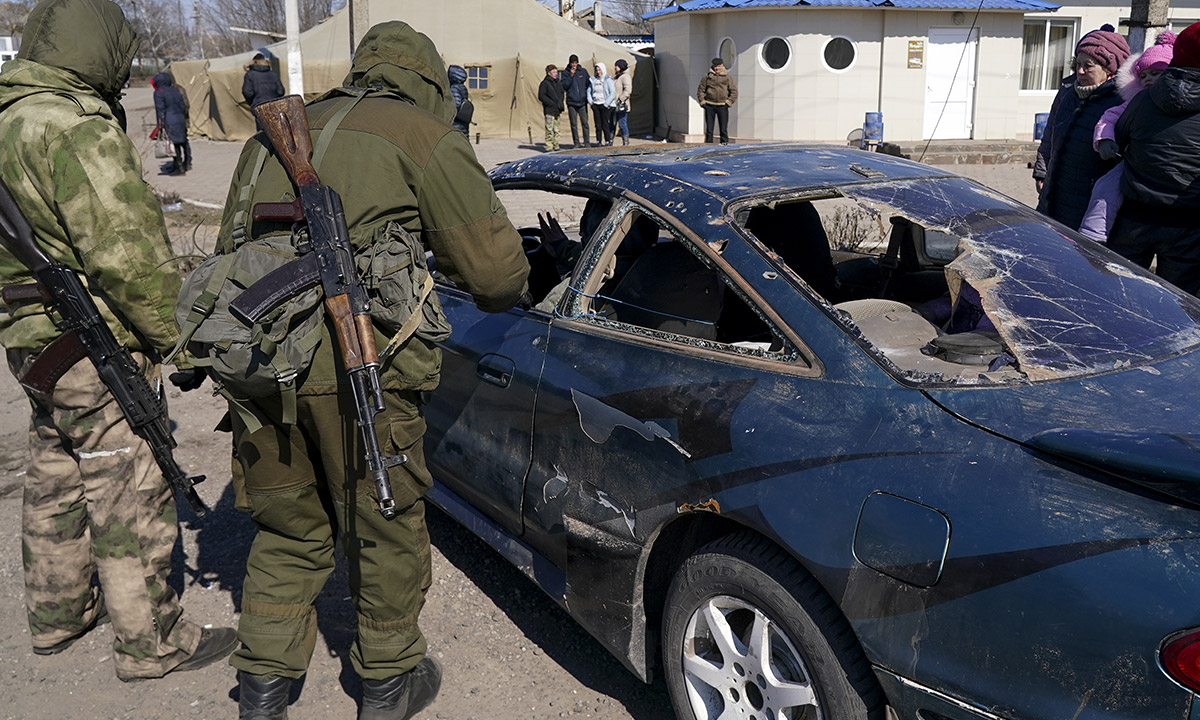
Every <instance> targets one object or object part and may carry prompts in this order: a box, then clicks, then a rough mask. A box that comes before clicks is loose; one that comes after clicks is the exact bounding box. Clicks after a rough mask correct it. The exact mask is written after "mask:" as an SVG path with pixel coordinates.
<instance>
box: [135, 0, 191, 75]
mask: <svg viewBox="0 0 1200 720" xmlns="http://www.w3.org/2000/svg"><path fill="white" fill-rule="evenodd" d="M116 2H117V4H118V5H120V6H121V9H122V10H123V11H124V12H125V17H126V19H128V20H129V22H130V23H131V24H132V25H133V28H134V29H135V30H137V33H138V36H139V37H140V38H141V40H142V45H141V48H140V49H139V50H138V55H137V57H138V59H139V60H140V61H141V62H140V63H139V66H140V67H141V68H142V69H143V70H144V71H145V72H147V73H153V72H155V71H157V70H158V69H159V68H161V67H163V66H164V65H166V64H167V63H168V62H170V61H171V60H181V59H184V58H186V57H188V56H189V55H190V52H189V51H190V49H191V46H192V41H191V40H190V39H189V37H188V28H187V25H186V23H185V22H184V18H183V5H182V0H116Z"/></svg>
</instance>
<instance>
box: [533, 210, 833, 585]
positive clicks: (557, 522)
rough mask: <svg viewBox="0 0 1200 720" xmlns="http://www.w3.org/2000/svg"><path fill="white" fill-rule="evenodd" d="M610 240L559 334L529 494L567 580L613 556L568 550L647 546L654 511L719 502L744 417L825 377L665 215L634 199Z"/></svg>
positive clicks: (593, 260)
mask: <svg viewBox="0 0 1200 720" xmlns="http://www.w3.org/2000/svg"><path fill="white" fill-rule="evenodd" d="M647 227H649V228H651V229H650V230H647V229H646V228H647ZM601 233H602V239H601V240H600V241H599V242H595V243H593V245H592V246H591V248H590V252H589V253H588V255H587V256H586V257H585V258H584V259H583V260H582V261H581V263H582V264H583V265H584V266H585V268H584V270H583V271H582V272H580V273H578V274H577V275H576V282H574V283H573V284H572V293H571V294H568V296H567V297H565V298H564V299H563V302H562V304H560V306H559V309H558V315H557V316H556V317H555V319H554V320H553V323H552V327H551V331H550V335H549V339H548V344H547V348H546V354H545V368H544V370H543V374H542V383H541V386H540V388H539V393H538V400H537V407H536V413H535V426H536V428H537V434H536V438H535V442H534V453H533V455H534V456H533V465H532V467H531V470H530V473H529V479H528V481H527V485H526V491H525V520H526V538H525V539H526V542H528V543H529V544H530V545H532V546H534V547H535V548H537V549H538V550H539V551H540V552H542V553H543V554H545V555H546V556H547V557H549V558H551V560H552V561H554V563H555V564H556V565H558V566H559V567H563V568H567V567H568V564H569V563H572V562H575V561H576V560H577V559H578V557H581V556H583V555H590V556H592V557H594V558H597V561H598V562H601V559H602V558H604V557H605V556H606V555H607V551H606V552H599V553H590V554H589V553H582V554H577V553H572V552H571V547H570V545H571V544H572V543H579V542H588V541H589V540H588V539H589V538H590V539H591V541H596V542H601V540H599V538H601V537H603V538H604V540H603V542H607V543H609V550H611V549H612V548H614V547H620V546H622V545H624V546H626V548H627V549H629V550H632V549H633V548H634V547H635V546H637V545H639V544H641V543H642V542H644V539H645V537H646V535H645V533H647V532H649V530H648V529H643V528H639V527H637V522H638V514H639V512H641V511H643V510H646V509H648V508H647V507H646V505H645V503H647V502H658V503H660V504H661V503H669V502H674V500H675V499H676V498H679V497H689V498H692V499H693V500H694V502H696V503H703V502H705V501H709V500H711V499H712V495H713V489H712V488H711V487H710V484H709V483H708V481H707V478H711V477H712V476H713V475H715V474H719V473H720V472H721V471H722V469H732V468H733V466H734V465H736V464H737V463H739V462H742V461H744V460H745V458H746V456H745V455H744V454H739V453H737V452H735V449H734V446H735V444H737V443H738V439H737V438H734V437H733V433H734V432H735V430H734V426H735V424H737V422H739V421H737V420H735V416H737V415H738V413H739V412H742V411H743V410H744V409H745V408H746V407H749V406H757V407H759V408H761V407H765V406H767V405H769V404H770V403H771V402H772V400H771V398H770V394H771V393H772V392H773V388H776V387H777V383H778V379H779V377H780V376H781V375H782V376H784V377H787V376H808V377H813V376H816V375H818V374H819V370H818V369H816V368H814V367H812V366H811V365H810V364H809V363H808V362H807V361H806V360H805V358H804V356H803V355H802V354H801V352H800V351H799V349H798V347H799V343H798V341H796V340H795V339H794V336H792V335H791V334H790V331H788V330H786V329H783V330H781V329H779V328H780V326H779V325H776V324H774V323H772V322H771V321H770V320H769V319H768V317H767V316H766V315H765V314H761V313H762V308H759V309H758V310H755V309H754V308H755V307H756V306H754V305H753V304H752V303H750V302H748V300H747V298H745V297H742V296H741V295H740V294H739V293H738V292H737V291H735V289H734V287H733V286H732V285H731V284H730V281H729V279H728V277H727V276H725V275H724V274H723V273H722V272H721V271H720V270H719V269H718V267H717V265H718V263H714V262H713V261H712V259H711V258H710V259H709V260H708V261H707V262H706V261H704V260H702V259H701V258H702V257H703V256H704V254H703V251H701V250H700V249H699V242H698V240H697V239H696V238H695V236H694V235H691V234H690V233H688V232H687V231H686V230H685V229H684V228H683V227H682V226H680V225H677V224H673V223H672V222H671V221H670V220H669V218H667V216H665V215H663V214H658V213H657V212H656V211H655V210H654V209H653V208H650V207H647V206H645V205H640V204H637V203H634V202H631V201H625V202H624V203H623V204H622V205H620V206H618V207H615V208H614V209H613V212H612V213H611V214H610V215H609V218H608V219H607V220H606V225H605V226H604V227H603V228H602V229H601ZM651 235H653V236H654V237H653V238H651V237H650V236H651ZM635 255H636V257H634V256H635ZM740 422H742V430H738V431H736V432H743V431H746V432H751V431H749V430H747V429H746V427H745V426H744V425H745V418H742V419H741V420H740ZM618 552H619V550H618ZM570 571H571V570H570V568H568V573H570ZM606 584H607V585H608V586H609V587H613V583H611V582H609V581H608V580H606ZM594 589H595V588H594V587H593V591H594ZM613 589H614V591H615V590H616V589H615V587H614V588H613ZM592 599H593V600H596V601H600V596H599V594H596V593H594V592H593V595H592Z"/></svg>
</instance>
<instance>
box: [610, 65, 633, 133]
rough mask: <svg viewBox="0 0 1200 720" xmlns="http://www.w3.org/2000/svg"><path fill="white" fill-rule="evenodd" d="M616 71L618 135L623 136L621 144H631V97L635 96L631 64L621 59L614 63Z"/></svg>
mask: <svg viewBox="0 0 1200 720" xmlns="http://www.w3.org/2000/svg"><path fill="white" fill-rule="evenodd" d="M613 70H615V71H616V77H615V78H614V80H615V83H616V88H617V106H616V118H617V133H618V134H619V135H620V136H621V144H622V145H628V144H629V96H630V95H632V94H633V73H632V72H630V71H629V63H628V62H627V61H626V60H625V58H621V59H620V60H617V61H616V62H615V63H613Z"/></svg>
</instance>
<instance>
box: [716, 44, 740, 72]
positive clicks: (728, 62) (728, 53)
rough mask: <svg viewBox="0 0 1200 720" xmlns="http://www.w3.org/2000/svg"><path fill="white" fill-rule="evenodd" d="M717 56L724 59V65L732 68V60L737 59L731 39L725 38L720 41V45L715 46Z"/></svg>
mask: <svg viewBox="0 0 1200 720" xmlns="http://www.w3.org/2000/svg"><path fill="white" fill-rule="evenodd" d="M717 57H719V58H721V59H722V60H724V61H725V67H726V68H728V69H730V70H732V69H733V61H734V60H737V49H736V48H734V46H733V40H732V39H730V38H725V39H724V40H722V41H721V47H719V48H717Z"/></svg>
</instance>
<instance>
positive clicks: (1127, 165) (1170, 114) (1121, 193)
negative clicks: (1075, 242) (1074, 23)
mask: <svg viewBox="0 0 1200 720" xmlns="http://www.w3.org/2000/svg"><path fill="white" fill-rule="evenodd" d="M1072 67H1073V69H1074V74H1073V75H1072V76H1071V77H1069V78H1068V79H1067V80H1066V81H1065V82H1064V83H1063V86H1062V88H1061V89H1060V90H1059V92H1058V95H1057V96H1056V97H1055V99H1054V103H1053V105H1052V106H1051V109H1050V116H1049V119H1048V122H1047V125H1046V132H1045V135H1044V136H1043V138H1042V144H1041V146H1040V147H1039V148H1038V158H1037V162H1036V164H1035V166H1034V172H1033V177H1034V180H1035V181H1036V182H1037V185H1038V208H1037V209H1038V210H1039V211H1040V212H1042V213H1044V214H1046V215H1048V216H1050V217H1052V218H1054V219H1055V220H1058V221H1059V222H1062V223H1063V224H1065V225H1068V226H1070V227H1072V228H1077V229H1079V230H1080V232H1082V233H1083V234H1084V235H1086V236H1088V237H1090V238H1092V239H1093V240H1097V241H1099V242H1107V244H1108V247H1109V248H1110V249H1111V250H1113V251H1114V252H1116V253H1118V254H1120V255H1122V256H1124V257H1126V258H1128V259H1129V260H1132V261H1133V262H1135V263H1137V264H1138V265H1141V266H1142V267H1145V268H1149V267H1151V265H1152V264H1154V267H1155V272H1156V273H1157V274H1158V275H1159V276H1160V277H1162V278H1163V279H1164V280H1167V281H1169V282H1171V283H1173V284H1175V285H1176V286H1178V287H1180V288H1182V289H1183V290H1185V291H1187V292H1189V293H1192V294H1193V295H1195V294H1200V224H1198V223H1197V222H1196V217H1197V212H1198V211H1200V23H1195V24H1192V25H1190V26H1188V27H1187V28H1186V29H1184V30H1183V31H1182V32H1180V33H1179V35H1178V36H1176V35H1175V34H1174V33H1170V32H1163V33H1160V34H1159V35H1158V37H1157V38H1156V39H1155V43H1154V44H1153V45H1152V46H1151V47H1149V48H1148V49H1146V50H1145V52H1142V53H1130V50H1129V45H1128V44H1127V43H1126V41H1125V38H1124V37H1122V36H1121V35H1120V34H1118V33H1116V32H1114V31H1113V28H1112V26H1109V25H1106V26H1104V27H1102V28H1100V29H1099V30H1094V31H1092V32H1090V33H1088V34H1087V35H1084V36H1083V38H1081V39H1080V41H1079V43H1078V44H1077V45H1076V46H1075V56H1074V60H1073V63H1072ZM1080 188H1089V189H1090V195H1089V193H1087V192H1080Z"/></svg>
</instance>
